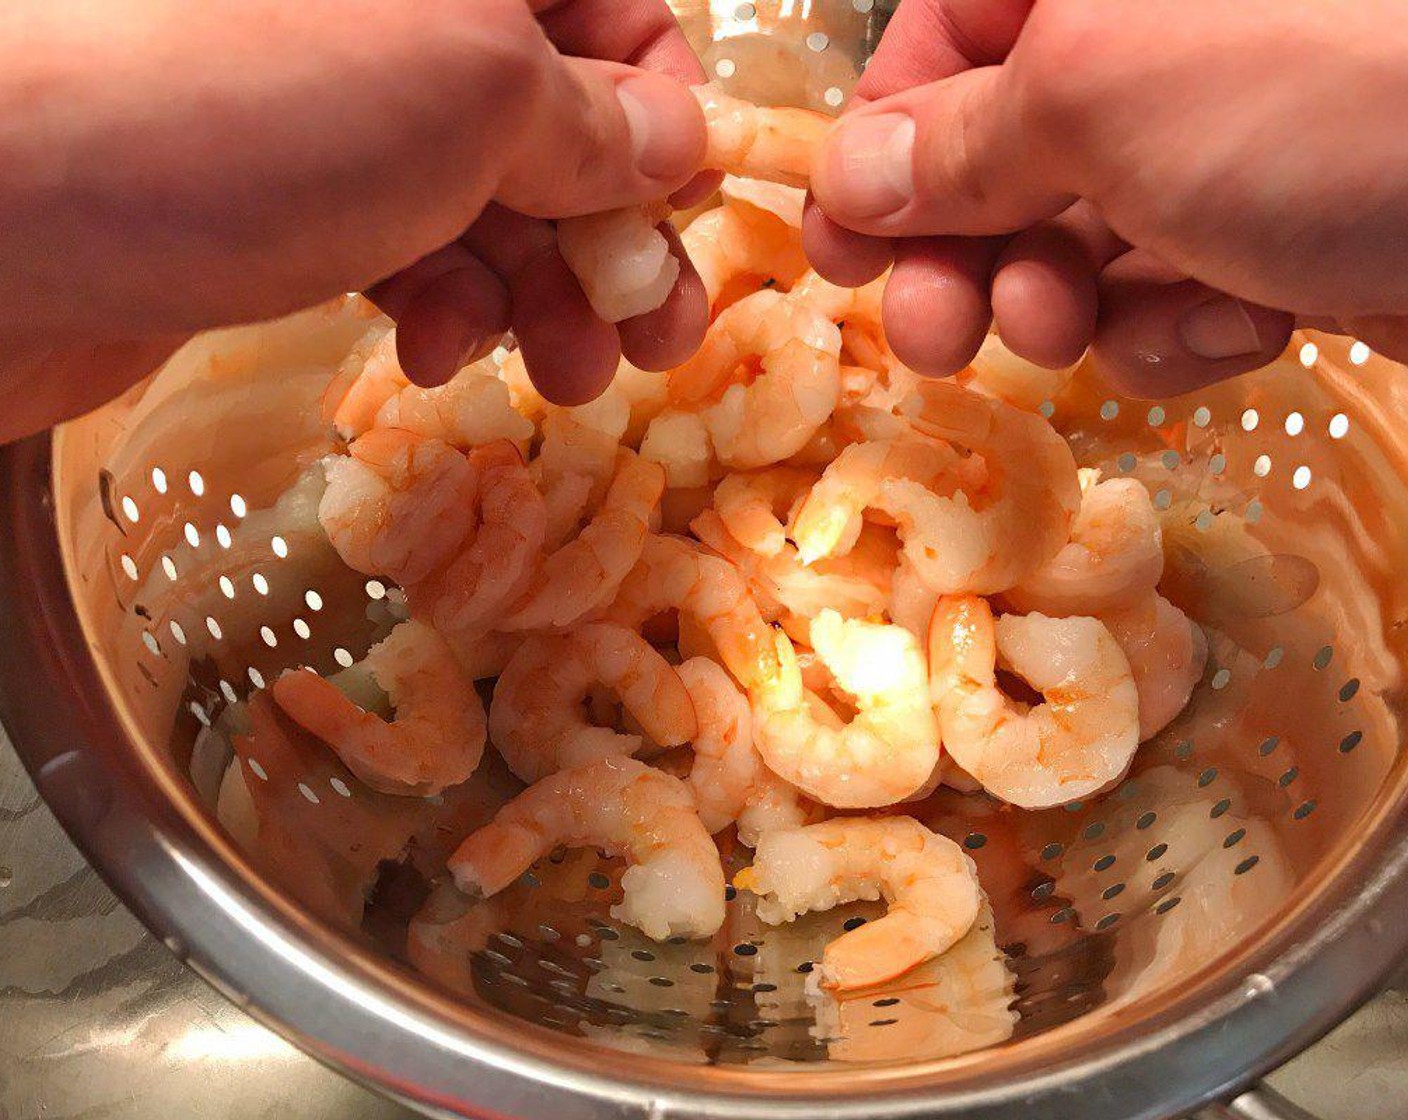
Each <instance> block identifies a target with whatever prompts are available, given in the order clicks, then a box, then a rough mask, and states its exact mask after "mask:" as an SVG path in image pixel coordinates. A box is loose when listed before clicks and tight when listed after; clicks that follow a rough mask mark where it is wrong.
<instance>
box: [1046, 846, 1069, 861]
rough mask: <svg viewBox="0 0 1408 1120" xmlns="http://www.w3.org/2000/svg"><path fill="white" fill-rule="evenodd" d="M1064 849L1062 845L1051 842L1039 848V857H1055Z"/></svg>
mask: <svg viewBox="0 0 1408 1120" xmlns="http://www.w3.org/2000/svg"><path fill="white" fill-rule="evenodd" d="M1065 850H1066V849H1065V847H1064V846H1063V845H1061V844H1057V843H1055V842H1052V843H1050V844H1047V845H1046V847H1044V848H1042V849H1041V858H1042V859H1048V860H1049V859H1057V858H1058V857H1059V856H1060V855H1061V853H1063V852H1064V851H1065Z"/></svg>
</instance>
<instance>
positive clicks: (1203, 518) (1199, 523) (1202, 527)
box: [1193, 509, 1213, 533]
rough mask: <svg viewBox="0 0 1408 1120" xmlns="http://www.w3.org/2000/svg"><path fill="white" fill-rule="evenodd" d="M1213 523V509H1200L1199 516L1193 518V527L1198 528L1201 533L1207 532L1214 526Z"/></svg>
mask: <svg viewBox="0 0 1408 1120" xmlns="http://www.w3.org/2000/svg"><path fill="white" fill-rule="evenodd" d="M1212 523H1213V516H1212V510H1210V509H1205V510H1200V511H1199V512H1198V516H1197V517H1195V518H1194V519H1193V528H1195V529H1197V530H1198V532H1200V533H1206V532H1207V531H1208V530H1209V529H1211V528H1212Z"/></svg>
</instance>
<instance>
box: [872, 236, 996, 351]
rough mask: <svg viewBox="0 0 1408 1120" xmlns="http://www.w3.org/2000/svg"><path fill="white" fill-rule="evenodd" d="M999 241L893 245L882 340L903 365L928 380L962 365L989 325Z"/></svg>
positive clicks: (950, 240) (939, 240) (936, 240)
mask: <svg viewBox="0 0 1408 1120" xmlns="http://www.w3.org/2000/svg"><path fill="white" fill-rule="evenodd" d="M1001 251H1002V242H1001V241H1000V240H999V239H996V238H947V237H945V238H929V239H924V240H915V241H904V242H900V243H898V244H896V246H895V270H894V271H893V272H892V273H891V274H890V280H889V282H888V283H887V284H886V286H885V298H884V302H883V304H882V309H881V310H882V315H883V318H884V323H885V337H886V339H887V340H888V341H889V343H890V348H891V349H892V350H894V352H895V356H896V357H898V358H899V360H900V361H902V362H903V363H904V364H905V365H907V366H909V367H910V368H911V369H913V370H916V371H917V372H919V373H922V374H926V375H928V376H930V377H947V376H949V375H950V374H954V373H957V372H958V371H959V370H961V369H963V368H964V367H965V366H967V365H968V364H969V363H970V362H971V361H972V360H973V356H974V355H975V354H977V352H978V348H979V347H980V346H982V344H983V339H984V337H986V335H987V332H988V326H989V325H990V324H991V322H992V306H991V304H990V303H989V302H988V287H989V283H990V281H991V278H992V267H993V264H994V262H995V261H996V259H997V255H998V253H1000V252H1001Z"/></svg>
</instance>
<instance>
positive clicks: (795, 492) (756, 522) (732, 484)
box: [714, 467, 817, 556]
mask: <svg viewBox="0 0 1408 1120" xmlns="http://www.w3.org/2000/svg"><path fill="white" fill-rule="evenodd" d="M816 480H817V474H816V472H815V471H811V470H807V469H805V468H803V467H769V468H768V469H767V470H761V471H754V472H751V473H748V474H741V473H740V474H731V475H729V476H728V477H727V478H725V479H723V480H722V481H721V482H720V483H719V485H718V487H717V488H716V489H715V491H714V508H715V509H716V510H718V512H719V519H720V520H721V521H722V522H723V523H724V527H725V528H726V529H728V531H729V532H730V533H732V534H733V536H734V539H736V540H737V541H738V543H739V544H741V545H742V546H743V547H744V548H746V549H749V550H750V551H752V552H756V553H759V554H760V555H763V556H776V555H777V554H778V553H779V552H781V551H782V550H783V549H784V548H785V547H786V545H787V527H788V523H789V522H790V521H791V514H792V512H793V511H794V510H795V509H796V507H797V506H798V505H799V504H800V502H801V499H802V498H803V497H804V496H805V495H806V494H807V492H808V491H809V490H810V489H811V487H812V486H813V485H814V484H815V483H816ZM779 508H780V509H782V510H784V511H786V513H787V518H786V521H784V520H781V519H779V518H778V516H777V511H778V509H779Z"/></svg>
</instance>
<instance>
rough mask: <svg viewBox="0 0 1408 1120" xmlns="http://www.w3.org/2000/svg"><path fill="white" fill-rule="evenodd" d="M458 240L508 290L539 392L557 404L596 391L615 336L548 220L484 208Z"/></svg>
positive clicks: (617, 349) (617, 348) (612, 358)
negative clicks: (564, 256) (565, 257)
mask: <svg viewBox="0 0 1408 1120" xmlns="http://www.w3.org/2000/svg"><path fill="white" fill-rule="evenodd" d="M461 240H462V241H463V242H464V244H465V245H466V246H467V247H468V248H469V249H470V251H471V252H473V253H474V254H475V255H476V256H477V257H479V259H480V260H482V261H483V262H484V263H485V264H487V265H488V266H489V267H490V268H492V269H493V270H494V272H495V273H497V274H498V276H499V278H500V279H501V280H502V281H503V283H504V284H505V286H506V287H507V288H508V293H509V298H510V300H511V303H512V308H511V311H510V317H509V321H510V324H511V326H512V327H513V333H514V335H515V336H516V337H517V339H518V346H519V349H521V350H522V351H523V362H524V365H525V366H526V367H527V370H528V375H529V377H531V378H532V380H533V384H534V385H535V386H537V388H538V391H539V392H540V393H542V394H543V396H544V397H546V398H547V399H548V400H550V401H552V402H553V403H554V404H563V405H574V404H585V403H586V402H587V401H590V400H595V399H596V398H597V397H599V396H600V395H601V394H602V392H603V391H604V390H605V389H606V387H607V386H608V385H609V384H611V378H612V377H613V376H614V374H615V373H616V367H617V365H618V364H619V363H620V360H621V344H620V340H619V339H618V337H617V334H616V328H615V327H613V326H612V325H611V324H610V323H605V322H602V320H601V319H600V318H598V317H597V315H596V313H595V312H594V311H592V309H591V305H590V304H589V303H588V302H587V297H586V295H584V294H583V292H582V286H581V285H580V284H579V283H578V282H577V278H576V277H575V276H573V275H572V272H571V270H570V269H569V268H568V267H567V264H566V262H565V261H564V260H563V259H562V254H560V253H559V252H558V251H557V234H556V232H555V231H554V230H553V228H552V226H551V225H549V224H548V223H547V222H543V221H538V220H537V219H534V218H529V217H525V216H524V215H522V214H516V213H514V212H513V211H511V210H506V209H504V208H503V207H502V206H490V207H488V208H487V209H486V210H485V211H484V213H483V214H482V215H480V217H479V220H478V221H477V222H475V223H474V225H473V226H471V227H470V229H469V231H468V232H467V233H466V234H465V235H464V237H463V238H461Z"/></svg>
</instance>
